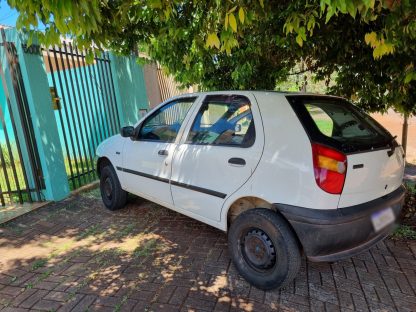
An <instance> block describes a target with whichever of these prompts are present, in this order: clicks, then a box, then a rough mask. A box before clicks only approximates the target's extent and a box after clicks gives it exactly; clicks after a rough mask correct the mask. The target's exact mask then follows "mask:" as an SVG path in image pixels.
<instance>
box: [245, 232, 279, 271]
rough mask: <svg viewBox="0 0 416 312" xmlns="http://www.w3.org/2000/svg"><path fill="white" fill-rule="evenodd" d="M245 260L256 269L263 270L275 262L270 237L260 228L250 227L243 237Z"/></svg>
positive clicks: (274, 253) (274, 250)
mask: <svg viewBox="0 0 416 312" xmlns="http://www.w3.org/2000/svg"><path fill="white" fill-rule="evenodd" d="M242 247H243V248H242V251H243V255H244V258H245V260H246V262H247V263H248V264H249V265H250V266H251V267H253V268H254V269H256V270H260V271H265V270H268V269H270V268H272V267H273V266H274V265H275V264H276V249H275V247H274V245H273V242H272V240H271V239H270V237H269V236H268V235H267V234H266V233H265V232H264V231H263V230H260V229H252V230H250V231H248V232H247V234H246V235H245V237H244V239H243V246H242Z"/></svg>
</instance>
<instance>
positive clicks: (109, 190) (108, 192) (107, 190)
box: [104, 177, 113, 199]
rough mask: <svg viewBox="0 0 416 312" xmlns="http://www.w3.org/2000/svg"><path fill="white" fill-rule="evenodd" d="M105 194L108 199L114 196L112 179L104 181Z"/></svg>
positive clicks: (108, 178)
mask: <svg viewBox="0 0 416 312" xmlns="http://www.w3.org/2000/svg"><path fill="white" fill-rule="evenodd" d="M104 194H105V196H106V197H107V198H108V199H111V196H112V194H113V184H112V183H111V179H110V177H107V178H106V179H105V180H104Z"/></svg>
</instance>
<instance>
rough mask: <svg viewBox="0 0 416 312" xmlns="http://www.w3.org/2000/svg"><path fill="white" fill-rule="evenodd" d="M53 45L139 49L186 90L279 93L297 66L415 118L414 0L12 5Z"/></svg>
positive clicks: (67, 0) (25, 0)
mask: <svg viewBox="0 0 416 312" xmlns="http://www.w3.org/2000/svg"><path fill="white" fill-rule="evenodd" d="M8 2H9V4H10V5H11V6H12V7H15V8H16V9H17V10H18V11H19V12H20V15H19V18H18V27H20V28H24V29H27V30H29V29H31V30H36V27H37V23H38V20H40V21H41V22H42V23H43V24H45V25H46V31H45V33H44V34H40V37H41V38H40V39H41V41H42V42H44V43H45V44H46V45H48V44H52V43H55V42H57V41H59V35H60V34H64V35H67V36H70V37H72V38H74V39H75V41H76V43H77V44H78V45H79V46H80V47H84V48H88V47H90V46H91V43H94V45H95V46H96V47H97V48H99V49H100V48H109V49H112V50H114V51H117V52H119V53H124V54H127V53H130V51H132V50H134V49H136V48H137V46H139V47H140V49H142V50H144V51H145V52H146V53H147V54H148V55H149V56H150V58H151V59H153V60H157V61H159V62H160V63H161V64H162V65H163V66H164V67H165V68H166V69H167V70H168V71H169V72H170V73H172V74H174V75H175V77H176V79H177V80H178V81H179V82H181V83H182V84H184V85H187V84H199V85H200V86H201V87H202V88H203V89H274V88H275V86H276V82H279V81H284V80H286V79H287V77H288V75H289V74H290V73H291V72H293V68H294V67H295V66H297V65H298V64H303V65H304V67H305V69H304V71H305V72H306V71H310V72H313V73H315V75H316V78H317V79H321V80H329V79H330V77H331V75H332V74H333V73H334V72H336V73H337V75H336V83H335V85H334V86H333V87H332V88H330V91H331V92H333V93H336V94H339V95H343V96H347V97H349V98H351V99H352V100H354V101H356V102H357V103H358V104H360V105H361V106H362V107H364V108H366V109H367V110H372V111H374V110H377V111H380V110H381V111H386V110H387V109H388V108H389V107H394V108H395V109H396V110H398V111H400V112H402V113H403V114H404V115H405V116H407V115H411V114H414V113H415V98H414V97H415V94H416V92H415V81H416V71H415V64H414V60H415V59H416V57H415V56H416V0H342V1H339V0H320V1H307V2H305V1H301V0H294V1H289V0H284V1H276V0H275V1H263V0H259V1H248V0H237V1H220V0H210V1H189V0H187V1H179V0H134V1H133V0H114V1H109V0H93V1H89V0H78V1H71V0H63V1H54V0H44V1H38V0H8Z"/></svg>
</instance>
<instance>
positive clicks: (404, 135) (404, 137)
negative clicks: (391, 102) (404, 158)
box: [402, 114, 408, 155]
mask: <svg viewBox="0 0 416 312" xmlns="http://www.w3.org/2000/svg"><path fill="white" fill-rule="evenodd" d="M407 119H408V115H407V114H404V118H403V128H402V147H403V150H404V154H405V155H406V149H407V132H408V131H407V130H408V123H407Z"/></svg>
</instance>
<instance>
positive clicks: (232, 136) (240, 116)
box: [186, 95, 256, 147]
mask: <svg viewBox="0 0 416 312" xmlns="http://www.w3.org/2000/svg"><path fill="white" fill-rule="evenodd" d="M255 134H256V133H255V128H254V120H253V114H252V112H251V104H250V101H249V99H248V98H246V97H244V96H225V95H224V96H222V95H219V96H218V95H213V96H207V97H206V98H205V100H204V102H203V103H202V106H201V108H200V110H199V112H198V114H197V115H196V117H195V120H194V123H193V125H192V128H191V131H190V132H189V135H188V138H187V140H186V143H188V144H202V145H219V146H238V147H250V146H252V145H253V144H254V140H255Z"/></svg>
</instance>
